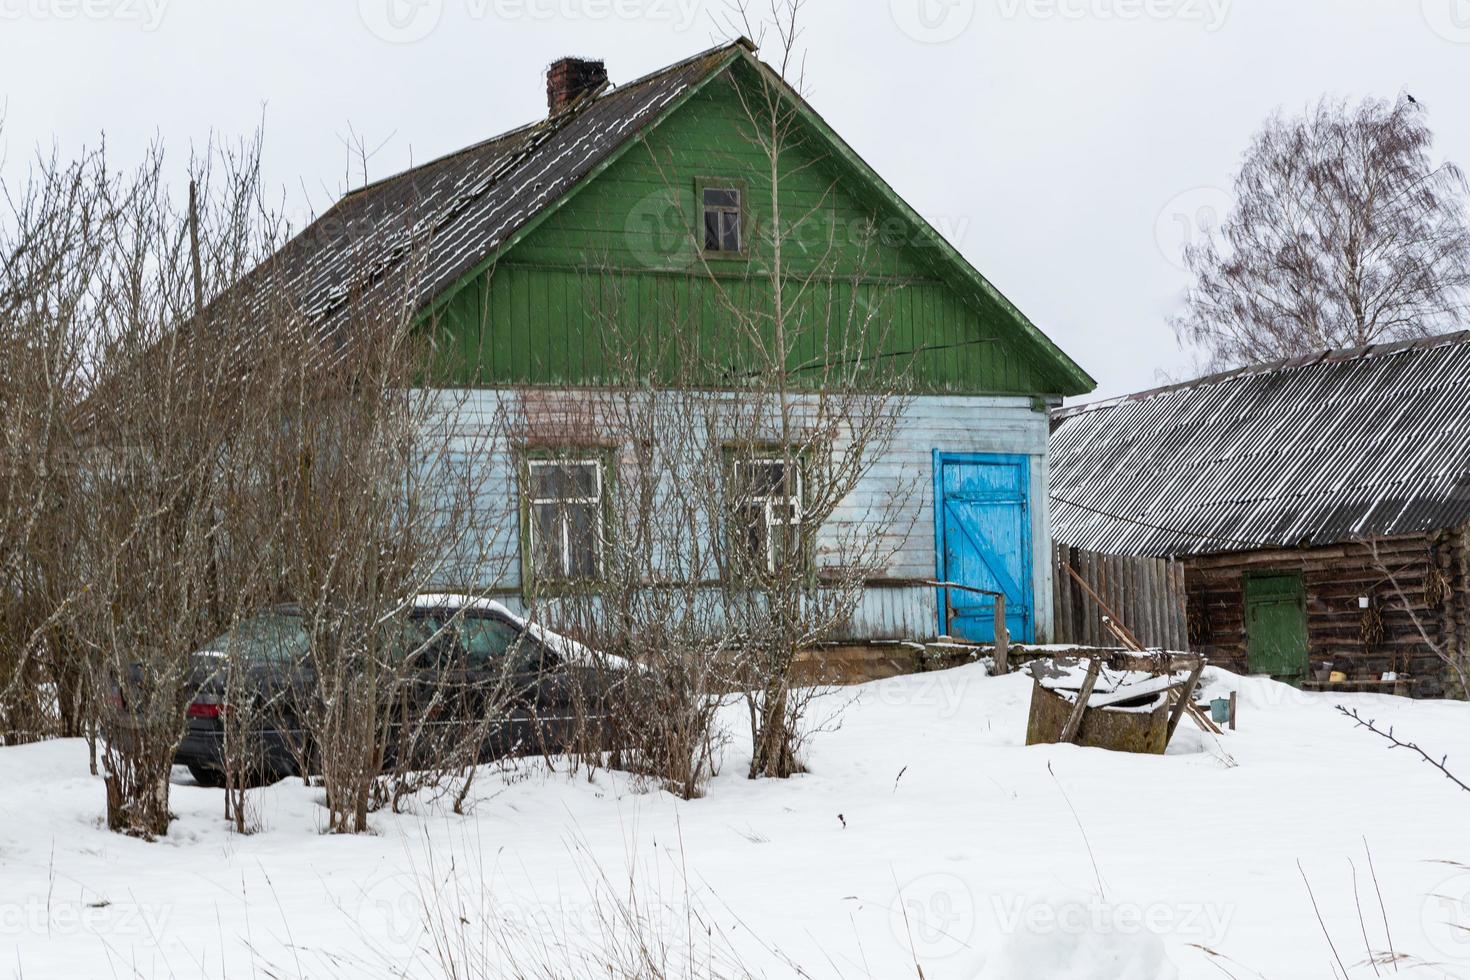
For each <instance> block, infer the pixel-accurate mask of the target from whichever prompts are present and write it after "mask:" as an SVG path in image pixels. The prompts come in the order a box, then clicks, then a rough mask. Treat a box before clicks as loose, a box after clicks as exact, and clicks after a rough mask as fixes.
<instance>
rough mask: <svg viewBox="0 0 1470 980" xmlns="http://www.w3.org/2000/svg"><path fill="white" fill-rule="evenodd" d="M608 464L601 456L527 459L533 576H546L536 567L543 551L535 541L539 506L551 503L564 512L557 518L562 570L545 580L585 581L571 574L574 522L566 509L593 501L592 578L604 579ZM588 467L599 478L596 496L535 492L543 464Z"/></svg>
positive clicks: (528, 519) (558, 555)
mask: <svg viewBox="0 0 1470 980" xmlns="http://www.w3.org/2000/svg"><path fill="white" fill-rule="evenodd" d="M606 465H607V462H606V460H603V459H601V458H599V457H596V456H576V457H568V458H555V457H553V458H548V459H528V460H526V477H527V481H526V501H527V507H528V512H527V515H526V517H527V520H526V533H527V535H529V537H530V540H529V542H528V544H529V545H530V549H531V550H530V556H531V560H530V571H531V574H532V575H534V576H536V577H538V578H544V576H543V575H542V571H541V569H538V568H537V567H536V556H537V555H538V554H539V553H540V549H539V547H538V544H537V541H536V508H537V507H538V506H539V507H548V506H551V507H557V508H560V509H561V511H562V512H561V514H560V515H558V518H557V525H558V530H559V531H560V535H561V543H560V547H559V548H558V549H557V557H558V558H559V560H560V564H561V570H560V574H559V575H556V576H553V577H549V578H545V580H546V581H551V582H573V581H586V580H585V579H577V578H574V577H573V576H572V574H571V571H570V570H571V568H572V534H571V521H570V520H568V517H567V514H566V511H565V508H566V507H567V506H568V505H572V504H578V505H587V504H591V505H592V515H593V517H592V520H593V524H592V529H593V532H594V535H595V540H596V541H597V545H596V549H597V550H596V554H594V555H593V556H592V578H593V580H597V579H600V578H602V557H603V556H602V550H603V549H602V540H603V522H604V518H605V515H604V513H603V508H604V506H605V504H604V499H603V498H604V487H605V485H606V481H605V480H604V479H603V469H604V468H605V467H606ZM588 466H590V467H592V472H593V474H594V476H595V478H596V481H595V482H596V493H595V494H594V495H593V496H590V497H538V496H536V495H535V493H534V492H533V489H532V488H534V487H535V486H536V470H537V468H538V467H540V468H557V469H569V468H573V467H588Z"/></svg>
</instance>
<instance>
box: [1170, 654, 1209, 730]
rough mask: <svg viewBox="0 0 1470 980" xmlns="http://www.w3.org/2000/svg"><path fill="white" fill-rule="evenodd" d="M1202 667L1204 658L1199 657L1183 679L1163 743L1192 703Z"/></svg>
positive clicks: (1203, 667) (1202, 670) (1203, 666)
mask: <svg viewBox="0 0 1470 980" xmlns="http://www.w3.org/2000/svg"><path fill="white" fill-rule="evenodd" d="M1204 669H1205V660H1204V658H1203V657H1201V658H1199V659H1198V660H1196V661H1195V662H1194V669H1193V670H1191V671H1190V672H1189V680H1187V681H1185V682H1184V686H1183V687H1182V688H1180V689H1179V692H1178V693H1179V701H1178V702H1177V703H1176V704H1175V705H1174V711H1173V712H1172V713H1171V714H1170V715H1169V734H1168V738H1166V739H1165V740H1164V741H1165V744H1168V739H1171V738H1173V737H1174V729H1176V728H1178V727H1179V720H1180V719H1181V718H1183V717H1184V712H1185V710H1186V709H1187V708H1188V707H1189V706H1190V705H1191V704H1193V703H1194V688H1195V685H1196V684H1198V683H1199V675H1200V674H1201V673H1203V672H1204Z"/></svg>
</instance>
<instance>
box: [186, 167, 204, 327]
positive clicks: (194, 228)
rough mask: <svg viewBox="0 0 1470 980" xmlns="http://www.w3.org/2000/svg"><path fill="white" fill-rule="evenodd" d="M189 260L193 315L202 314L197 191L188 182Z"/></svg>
mask: <svg viewBox="0 0 1470 980" xmlns="http://www.w3.org/2000/svg"><path fill="white" fill-rule="evenodd" d="M189 259H190V262H191V263H192V265H193V266H194V315H195V316H198V315H199V314H201V313H203V312H204V267H203V264H202V263H201V261H200V258H199V191H198V187H197V185H196V184H195V182H194V181H193V180H190V181H189Z"/></svg>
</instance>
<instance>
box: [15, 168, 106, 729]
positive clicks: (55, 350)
mask: <svg viewBox="0 0 1470 980" xmlns="http://www.w3.org/2000/svg"><path fill="white" fill-rule="evenodd" d="M110 181H111V177H110V175H109V174H108V173H107V169H106V164H105V159H104V157H103V155H102V154H101V153H100V152H97V153H91V154H88V155H86V156H84V157H83V158H82V159H80V160H78V161H76V162H74V163H65V162H63V161H61V160H60V159H59V158H58V157H56V156H55V155H53V156H51V157H48V158H40V159H38V160H37V161H36V162H35V164H34V165H33V167H32V168H31V172H30V174H29V176H28V178H27V179H26V181H25V182H24V183H23V184H22V185H21V186H19V187H11V186H5V187H3V188H0V193H3V196H4V199H5V202H6V206H7V212H8V213H7V214H6V216H5V220H4V221H3V222H0V416H3V418H4V420H5V421H4V429H3V432H0V744H5V743H14V742H17V741H26V740H31V739H35V738H40V737H44V736H45V735H48V734H52V733H59V734H63V735H78V734H82V733H83V731H84V730H85V729H86V719H87V713H86V711H85V708H84V703H85V701H86V688H87V680H88V675H87V673H86V672H85V671H83V670H80V669H79V664H78V663H77V661H76V658H74V657H71V656H69V655H68V651H67V646H68V636H69V634H68V631H67V629H66V621H65V617H64V615H63V614H64V613H65V612H66V611H67V610H68V609H70V608H71V607H72V606H73V605H74V603H75V600H76V598H77V596H78V594H79V579H78V577H77V575H76V564H75V563H76V557H77V556H76V555H75V553H74V551H73V550H72V549H71V548H70V547H69V540H68V537H67V534H66V526H65V525H66V521H67V519H68V516H69V515H70V513H71V509H70V505H69V500H70V498H71V496H72V495H73V494H74V493H75V492H76V490H77V487H76V485H75V483H74V481H73V479H72V476H73V474H74V472H75V466H74V459H75V448H76V447H75V443H74V440H73V438H72V437H73V433H74V422H75V415H76V410H77V406H78V404H79V402H80V400H81V397H82V393H83V384H84V375H85V372H86V368H87V362H86V353H87V351H86V345H87V337H86V326H87V321H86V316H85V312H84V310H85V307H86V305H87V303H88V300H89V296H90V291H91V287H92V286H93V284H94V270H95V267H96V264H97V262H98V258H99V253H100V248H101V245H102V241H103V237H104V228H105V226H106V225H107V224H108V223H109V222H110V221H111V220H112V218H113V217H114V215H113V212H112V210H111V206H110V203H109V198H110V197H111V196H112V195H111V194H110V193H109V192H108V184H109V182H110Z"/></svg>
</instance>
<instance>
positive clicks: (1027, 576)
mask: <svg viewBox="0 0 1470 980" xmlns="http://www.w3.org/2000/svg"><path fill="white" fill-rule="evenodd" d="M934 488H935V489H934V493H935V501H934V512H935V521H934V524H935V528H934V530H935V538H936V544H937V546H938V550H939V580H940V581H941V582H953V583H955V584H957V585H968V586H970V587H972V588H977V589H985V590H987V591H991V592H1003V593H1005V597H1006V626H1007V627H1008V628H1009V629H1010V633H1011V638H1012V639H1013V640H1016V641H1017V642H1023V643H1030V642H1033V641H1034V640H1035V629H1036V622H1035V612H1034V610H1033V608H1032V601H1031V517H1030V491H1031V463H1030V459H1029V458H1028V457H1026V456H978V455H954V454H948V453H940V452H935V454H934ZM948 591H949V596H950V599H949V606H948V608H946V605H945V596H944V590H941V591H940V593H939V625H940V630H941V632H944V633H947V634H948V635H950V636H954V637H960V638H963V639H966V640H970V641H972V642H975V643H991V642H994V640H995V600H994V599H993V598H991V597H990V596H983V595H975V594H974V593H968V592H961V591H959V590H958V589H950V590H948Z"/></svg>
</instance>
